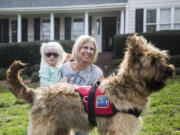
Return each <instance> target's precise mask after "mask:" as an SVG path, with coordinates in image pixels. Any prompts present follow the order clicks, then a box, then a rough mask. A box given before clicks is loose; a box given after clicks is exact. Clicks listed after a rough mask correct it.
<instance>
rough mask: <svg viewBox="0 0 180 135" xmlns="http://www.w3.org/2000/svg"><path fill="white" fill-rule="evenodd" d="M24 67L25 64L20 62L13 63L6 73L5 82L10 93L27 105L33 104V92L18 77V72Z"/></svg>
mask: <svg viewBox="0 0 180 135" xmlns="http://www.w3.org/2000/svg"><path fill="white" fill-rule="evenodd" d="M25 67H26V64H25V63H22V62H21V61H14V62H13V64H12V65H10V67H9V68H8V70H7V72H6V80H7V83H8V87H9V89H10V90H11V92H12V93H13V94H14V95H15V96H16V97H18V98H21V99H23V100H25V101H27V102H29V103H32V102H33V97H34V95H35V91H34V89H32V88H28V87H27V86H26V85H25V84H24V83H23V82H22V78H21V77H20V71H21V70H22V69H24V68H25Z"/></svg>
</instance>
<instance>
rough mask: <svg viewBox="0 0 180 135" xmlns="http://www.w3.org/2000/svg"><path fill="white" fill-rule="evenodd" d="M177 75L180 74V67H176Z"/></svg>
mask: <svg viewBox="0 0 180 135" xmlns="http://www.w3.org/2000/svg"><path fill="white" fill-rule="evenodd" d="M176 75H180V67H176Z"/></svg>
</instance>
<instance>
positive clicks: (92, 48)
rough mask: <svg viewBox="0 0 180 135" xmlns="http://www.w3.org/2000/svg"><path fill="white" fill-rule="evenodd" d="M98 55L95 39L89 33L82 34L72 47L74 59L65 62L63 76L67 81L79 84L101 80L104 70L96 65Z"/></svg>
mask: <svg viewBox="0 0 180 135" xmlns="http://www.w3.org/2000/svg"><path fill="white" fill-rule="evenodd" d="M97 55H98V46H97V43H96V41H95V39H94V38H93V37H91V36H88V35H82V36H80V37H79V38H78V39H77V40H76V42H75V44H74V46H73V49H72V58H73V60H74V61H72V62H67V63H65V64H64V65H63V66H62V68H61V72H62V76H63V77H65V78H67V81H68V82H69V83H72V84H77V85H80V86H82V85H92V84H94V82H95V81H98V80H99V81H101V80H102V79H103V78H104V76H103V72H102V70H101V69H100V68H99V67H98V66H96V65H94V64H93V63H94V62H95V61H96V59H97Z"/></svg>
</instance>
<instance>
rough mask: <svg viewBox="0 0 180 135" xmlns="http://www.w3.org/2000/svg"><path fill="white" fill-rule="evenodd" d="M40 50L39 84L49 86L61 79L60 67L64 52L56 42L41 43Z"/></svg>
mask: <svg viewBox="0 0 180 135" xmlns="http://www.w3.org/2000/svg"><path fill="white" fill-rule="evenodd" d="M40 52H41V65H40V71H39V77H40V86H41V87H51V86H52V85H54V84H56V83H58V82H60V80H61V79H62V76H61V71H60V68H61V66H62V64H63V62H64V60H65V56H66V53H65V52H64V50H63V48H62V46H61V45H60V44H59V43H57V42H48V43H42V45H41V49H40Z"/></svg>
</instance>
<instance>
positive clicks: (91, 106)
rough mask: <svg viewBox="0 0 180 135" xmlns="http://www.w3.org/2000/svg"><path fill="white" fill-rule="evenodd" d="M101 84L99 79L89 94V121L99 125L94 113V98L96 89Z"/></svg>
mask: <svg viewBox="0 0 180 135" xmlns="http://www.w3.org/2000/svg"><path fill="white" fill-rule="evenodd" d="M99 84H100V82H99V81H97V82H95V84H94V85H93V86H92V88H91V90H90V92H89V96H88V120H89V123H90V124H91V125H93V126H97V123H96V117H95V114H94V98H95V93H96V89H97V88H98V86H99Z"/></svg>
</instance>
